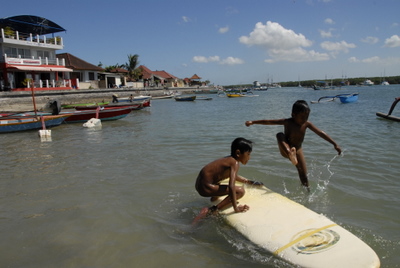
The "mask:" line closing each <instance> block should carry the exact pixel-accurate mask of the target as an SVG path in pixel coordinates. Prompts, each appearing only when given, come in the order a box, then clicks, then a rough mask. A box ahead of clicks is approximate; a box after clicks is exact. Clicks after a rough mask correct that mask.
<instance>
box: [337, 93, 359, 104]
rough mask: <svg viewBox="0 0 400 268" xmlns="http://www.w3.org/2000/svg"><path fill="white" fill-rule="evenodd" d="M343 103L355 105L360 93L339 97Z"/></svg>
mask: <svg viewBox="0 0 400 268" xmlns="http://www.w3.org/2000/svg"><path fill="white" fill-rule="evenodd" d="M336 97H338V98H339V99H340V102H341V103H353V102H356V101H357V100H358V93H354V94H340V95H337V96H336Z"/></svg>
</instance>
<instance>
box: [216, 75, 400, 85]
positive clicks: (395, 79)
mask: <svg viewBox="0 0 400 268" xmlns="http://www.w3.org/2000/svg"><path fill="white" fill-rule="evenodd" d="M365 79H369V80H371V81H372V82H374V84H375V85H379V84H381V83H382V77H367V78H365V77H357V78H347V79H342V78H336V79H331V80H329V79H328V80H325V79H314V80H304V81H300V84H301V86H302V87H312V86H313V85H315V84H318V81H319V82H320V81H326V82H328V83H329V84H330V83H331V82H332V83H333V86H337V87H338V86H343V85H344V84H345V82H346V81H348V82H349V83H350V85H359V84H362V83H363V82H364V80H365ZM385 80H386V81H388V82H389V84H391V85H393V84H400V76H388V77H385ZM279 84H280V85H281V86H282V87H297V86H298V85H299V81H288V82H280V83H279ZM319 84H321V83H319ZM261 85H265V83H261ZM252 86H253V85H252V84H242V85H228V86H224V88H236V87H252Z"/></svg>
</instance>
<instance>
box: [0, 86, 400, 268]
mask: <svg viewBox="0 0 400 268" xmlns="http://www.w3.org/2000/svg"><path fill="white" fill-rule="evenodd" d="M354 92H358V93H359V94H360V95H359V101H358V102H357V103H353V104H341V103H340V102H339V101H338V100H337V101H334V102H330V103H320V104H310V107H311V115H310V118H309V119H310V121H312V122H313V123H314V124H315V125H316V126H317V127H319V128H320V129H322V130H324V131H326V132H327V133H328V134H329V135H330V136H331V137H332V138H333V139H334V140H335V141H336V142H337V143H338V144H339V145H340V146H341V147H342V150H343V154H342V155H341V156H337V155H336V151H335V150H334V148H333V147H332V146H331V145H330V144H329V143H327V142H326V141H324V140H323V139H321V138H319V137H318V136H317V135H315V134H314V133H313V132H311V131H308V133H307V135H306V138H305V142H304V145H303V148H304V153H305V157H306V160H307V166H308V172H309V180H310V182H311V187H312V190H311V193H310V194H307V193H306V192H305V191H304V190H303V189H302V187H301V186H300V182H299V179H298V177H297V171H296V170H295V168H294V167H293V166H292V165H291V164H290V162H289V161H288V160H287V159H284V158H282V157H281V156H280V154H279V151H278V148H277V145H276V141H275V134H276V133H277V132H279V131H282V128H281V127H280V126H251V127H249V128H247V127H246V126H245V125H244V122H245V121H246V120H256V119H277V118H284V117H289V116H290V111H291V106H292V104H293V103H294V102H295V101H296V100H298V99H304V100H306V101H308V102H310V101H314V100H318V98H319V97H322V96H330V95H336V94H343V93H354ZM255 94H256V95H259V96H257V97H252V98H232V99H230V98H224V97H218V96H217V95H210V96H212V97H213V100H211V101H202V100H198V101H195V102H176V101H174V100H172V99H169V100H154V101H152V107H150V108H146V109H144V110H141V111H134V112H133V113H131V114H129V115H128V116H127V117H126V118H124V119H121V120H118V121H113V122H103V127H102V128H101V129H100V130H91V129H86V128H83V127H82V125H81V124H64V125H62V126H59V127H57V128H54V129H53V130H52V141H51V142H41V141H40V139H39V138H38V136H37V131H29V132H23V133H12V134H2V135H1V136H0V147H1V150H0V157H1V163H0V166H1V170H2V173H1V176H0V186H1V189H2V191H1V193H0V200H1V201H0V202H1V209H0V215H1V216H0V232H1V237H2V239H1V241H0V244H1V248H2V250H1V251H0V266H1V267H204V266H207V267H209V268H213V267H295V266H293V265H292V264H289V263H286V262H285V261H282V260H280V259H278V258H276V257H274V256H273V255H272V254H270V253H268V252H265V251H264V250H262V249H260V248H258V247H256V246H255V245H253V244H251V243H249V242H248V241H247V240H246V239H245V238H243V237H242V236H241V235H240V234H238V233H237V232H236V231H235V230H234V229H232V228H231V227H229V226H228V225H227V224H226V223H224V222H223V221H222V220H221V219H220V218H218V217H211V218H210V219H209V220H206V221H203V222H201V224H199V225H198V226H197V227H195V228H192V227H191V221H192V219H193V218H194V216H195V215H196V214H197V213H198V212H199V211H200V209H201V208H202V207H204V206H206V205H208V200H207V199H206V198H202V197H200V196H199V195H198V194H197V193H196V192H195V190H194V181H195V178H196V176H197V173H198V172H199V170H200V169H201V168H202V167H203V166H204V165H205V164H207V163H208V162H210V161H212V160H214V159H216V158H219V157H223V156H226V155H228V154H229V148H230V143H231V142H232V140H233V139H234V138H236V137H239V136H242V137H245V138H248V139H250V140H252V141H254V142H255V145H254V149H253V152H252V155H251V159H250V161H249V163H248V164H247V165H246V166H242V167H241V169H240V172H239V173H240V174H241V175H243V176H245V177H248V178H250V179H254V180H258V181H262V182H263V183H264V184H266V186H267V187H268V188H270V189H272V190H274V191H276V192H278V193H281V194H283V195H285V196H287V197H289V198H290V199H292V200H294V201H296V202H299V203H301V204H303V205H304V206H306V207H308V208H310V209H312V210H314V211H316V212H318V213H322V214H324V215H326V216H327V217H329V218H331V219H332V220H334V221H335V222H337V223H338V224H340V225H342V226H343V227H345V228H346V229H348V230H349V231H351V232H352V233H354V234H355V235H356V236H358V237H360V238H361V239H362V240H363V241H365V242H366V243H367V244H369V245H370V246H371V247H372V248H373V249H374V250H375V251H376V253H377V254H378V256H379V257H380V260H381V264H382V267H400V266H399V263H400V257H399V252H400V227H399V226H400V208H399V205H398V204H399V203H400V180H399V178H400V167H399V160H398V156H399V149H400V145H399V133H400V123H398V122H391V121H387V120H384V119H381V118H377V117H376V115H375V113H376V112H387V111H388V110H389V107H390V105H391V104H392V102H393V101H394V98H395V97H399V96H400V86H399V85H391V86H386V87H385V86H373V87H347V88H343V89H341V90H329V91H314V90H310V89H304V88H281V89H269V90H268V91H265V92H255ZM394 115H397V116H400V107H397V108H396V109H395V111H394Z"/></svg>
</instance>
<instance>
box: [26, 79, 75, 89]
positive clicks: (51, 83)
mask: <svg viewBox="0 0 400 268" xmlns="http://www.w3.org/2000/svg"><path fill="white" fill-rule="evenodd" d="M26 87H27V88H30V87H31V84H30V82H29V81H28V82H27V85H26ZM50 87H72V81H71V79H62V80H58V81H55V80H39V81H35V82H33V88H50Z"/></svg>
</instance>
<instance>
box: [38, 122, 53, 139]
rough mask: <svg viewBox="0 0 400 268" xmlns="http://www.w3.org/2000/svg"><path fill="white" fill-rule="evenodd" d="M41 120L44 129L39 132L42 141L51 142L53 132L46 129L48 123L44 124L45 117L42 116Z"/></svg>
mask: <svg viewBox="0 0 400 268" xmlns="http://www.w3.org/2000/svg"><path fill="white" fill-rule="evenodd" d="M40 120H41V121H42V129H41V130H39V137H40V141H51V130H50V129H46V123H45V122H44V117H43V116H41V117H40Z"/></svg>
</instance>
